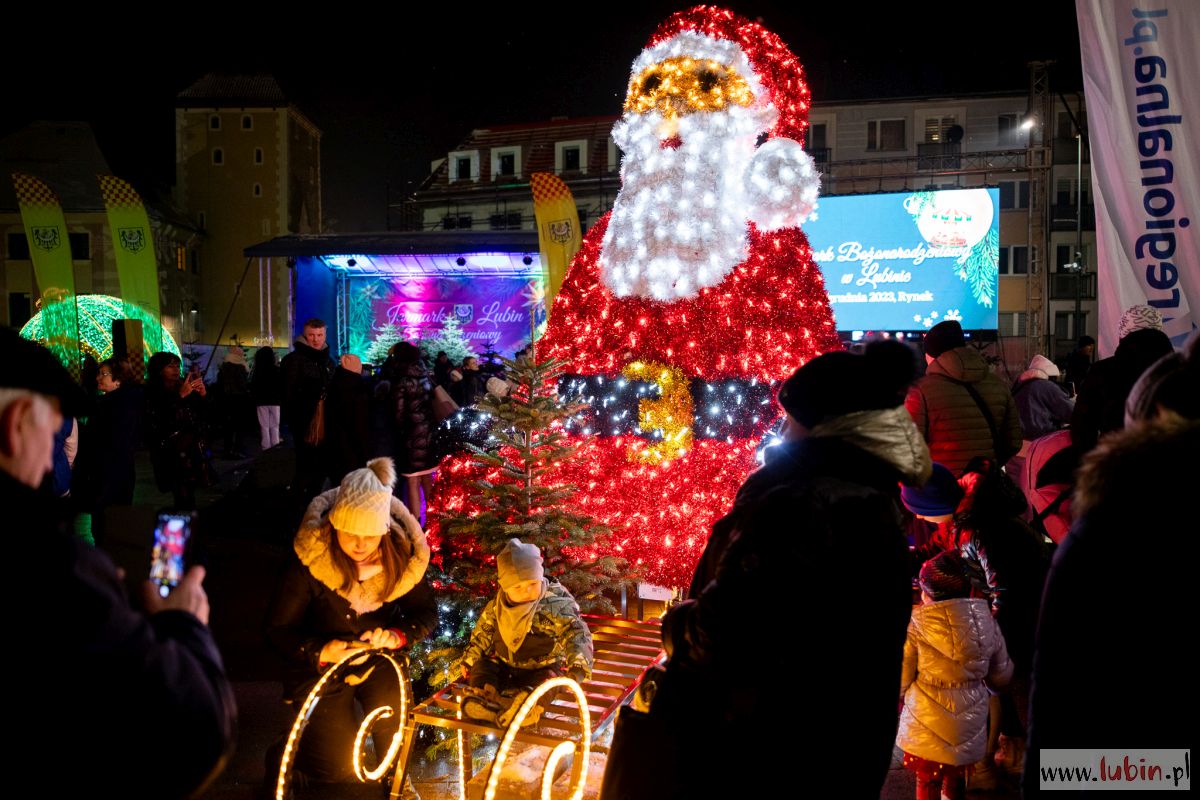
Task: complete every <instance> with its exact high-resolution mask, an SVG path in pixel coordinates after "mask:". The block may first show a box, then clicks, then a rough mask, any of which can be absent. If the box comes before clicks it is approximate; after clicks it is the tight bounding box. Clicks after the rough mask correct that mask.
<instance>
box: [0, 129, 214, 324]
mask: <svg viewBox="0 0 1200 800" xmlns="http://www.w3.org/2000/svg"><path fill="white" fill-rule="evenodd" d="M0 167H2V172H3V176H4V177H3V179H0V296H2V297H3V303H2V304H0V324H4V325H8V326H10V327H13V328H18V329H19V328H20V327H21V326H22V325H24V324H25V323H26V322H28V321H29V319H30V317H32V316H33V314H35V313H36V312H37V310H38V308H37V304H38V298H40V297H41V288H40V287H39V286H38V285H37V277H36V274H35V273H34V269H33V261H32V260H31V259H30V251H29V242H28V240H27V238H26V236H25V228H24V224H23V222H22V219H21V211H20V207H19V205H18V203H17V197H16V193H15V191H14V189H13V184H12V181H11V175H12V173H14V172H24V173H28V174H30V175H33V176H34V177H36V178H38V179H40V180H41V181H42V182H43V183H45V184H46V185H47V186H49V187H50V189H52V190H53V191H54V192H55V194H56V195H57V196H58V199H59V202H60V204H61V206H62V210H63V217H64V220H65V222H66V225H67V236H68V240H69V245H70V248H71V256H72V261H73V262H74V278H75V292H76V294H107V295H114V296H118V297H119V296H120V295H121V288H120V279H119V277H118V274H117V261H116V254H115V251H114V245H113V238H112V232H111V229H110V228H109V224H108V215H107V213H106V211H105V206H104V198H103V196H102V195H101V193H100V186H99V182H98V181H97V176H98V175H109V174H112V169H111V168H110V167H109V164H108V161H107V159H106V158H105V156H104V154H103V153H102V152H101V150H100V146H99V145H98V144H97V142H96V137H95V135H94V133H93V131H92V129H91V127H90V126H88V125H87V124H86V123H82V122H37V123H34V124H32V125H30V126H28V127H27V128H24V129H22V130H20V131H17V132H16V133H13V134H12V135H11V136H8V137H6V138H5V139H4V140H3V141H0ZM142 200H143V204H144V206H145V208H146V214H147V217H148V218H149V221H150V229H151V237H152V239H153V244H154V251H155V257H156V260H157V263H158V288H159V303H160V309H161V313H162V322H163V326H164V327H165V328H166V329H167V330H168V331H170V333H171V335H172V336H174V337H175V339H176V341H177V342H178V343H179V344H180V346H181V347H182V346H184V345H185V344H186V343H188V342H191V341H194V340H195V336H196V333H197V331H196V321H197V320H196V316H197V315H196V314H193V313H192V310H193V309H194V308H197V307H198V306H197V304H198V303H199V288H200V283H201V274H200V251H201V247H202V242H203V236H202V234H201V232H200V229H199V228H198V227H196V226H194V225H193V224H191V222H190V221H189V220H188V218H187V215H185V214H183V213H182V212H180V211H178V210H176V209H174V208H173V207H172V206H171V205H170V203H168V202H164V201H162V200H160V199H158V198H155V197H151V196H147V195H145V194H143V195H142Z"/></svg>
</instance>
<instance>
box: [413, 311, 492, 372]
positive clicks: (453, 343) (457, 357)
mask: <svg viewBox="0 0 1200 800" xmlns="http://www.w3.org/2000/svg"><path fill="white" fill-rule="evenodd" d="M417 347H419V348H420V350H421V357H422V358H424V359H425V364H426V365H427V366H430V367H432V366H433V362H434V360H435V359H436V358H437V354H438V353H440V352H445V354H446V355H447V356H448V357H449V359H450V363H451V364H453V365H454V366H456V367H457V366H459V365H460V364H462V362H463V359H464V358H468V357H470V356H474V355H478V353H476V352H475V350H474V348H472V347H471V342H470V341H469V340H468V339H467V337H466V336H465V335H464V334H463V329H462V323H461V322H459V319H458V316H457V315H455V314H451V315H450V316H448V317H446V322H445V324H443V325H442V328H441V330H439V331H437V332H436V333H434V334H433V335H432V336H430V337H428V338H422V339H421V340H419V341H418V342H417Z"/></svg>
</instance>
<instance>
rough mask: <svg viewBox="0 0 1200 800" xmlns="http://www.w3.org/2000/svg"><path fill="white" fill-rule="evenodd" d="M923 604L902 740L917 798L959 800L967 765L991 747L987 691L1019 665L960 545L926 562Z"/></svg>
mask: <svg viewBox="0 0 1200 800" xmlns="http://www.w3.org/2000/svg"><path fill="white" fill-rule="evenodd" d="M918 582H919V583H920V585H921V605H920V606H919V607H918V608H916V609H914V610H913V615H912V620H911V621H910V622H909V625H908V641H906V642H905V644H904V666H903V670H902V672H901V676H900V691H901V692H902V694H903V695H904V711H903V712H902V713H901V714H900V732H899V735H898V736H897V737H896V743H897V745H899V747H900V749H901V750H903V751H904V766H906V767H907V768H909V769H911V770H912V771H913V772H915V773H916V774H917V800H937V798H939V797H945V798H949V800H959V798H962V797H963V796H964V794H965V791H966V785H965V776H966V768H967V766H968V765H971V764H974V763H976V762H978V761H979V760H980V759H982V758H983V756H984V753H985V751H986V749H987V718H988V696H989V690H992V691H994V690H997V689H1000V688H1002V687H1004V686H1005V685H1006V684H1007V683H1008V681H1009V679H1010V678H1011V677H1012V673H1013V665H1012V662H1011V661H1009V658H1008V650H1007V648H1006V647H1005V646H1004V636H1003V635H1002V634H1001V633H1000V628H999V626H998V625H997V624H996V622H995V620H993V619H992V613H991V609H990V608H989V607H988V602H987V601H986V600H982V599H971V598H970V597H968V595H969V594H970V592H971V583H970V580H969V578H968V577H967V569H966V565H965V563H964V562H963V557H962V555H961V554H960V553H959V551H957V550H947V551H946V552H944V553H942V554H940V555H938V556H936V557H934V558H932V559H930V560H929V561H926V562H925V564H924V565H923V566H922V567H921V573H920V577H919V578H918Z"/></svg>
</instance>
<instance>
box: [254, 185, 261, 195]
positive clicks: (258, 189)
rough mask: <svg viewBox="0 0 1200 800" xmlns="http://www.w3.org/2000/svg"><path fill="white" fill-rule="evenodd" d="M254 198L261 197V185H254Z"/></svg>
mask: <svg viewBox="0 0 1200 800" xmlns="http://www.w3.org/2000/svg"><path fill="white" fill-rule="evenodd" d="M254 196H255V197H262V184H261V183H256V184H254Z"/></svg>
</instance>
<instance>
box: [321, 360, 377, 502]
mask: <svg viewBox="0 0 1200 800" xmlns="http://www.w3.org/2000/svg"><path fill="white" fill-rule="evenodd" d="M370 404H371V387H370V385H368V383H367V381H366V379H365V378H363V376H362V375H359V374H358V373H357V372H351V371H350V370H348V369H343V368H342V367H338V368H337V369H336V370H334V372H333V380H331V381H330V382H329V393H328V395H327V396H326V398H325V442H324V448H325V456H326V458H327V459H328V465H329V479H330V480H331V481H332V482H333V484H334V485H335V486H336V485H337V484H339V483H341V482H342V477H343V476H344V475H345V474H346V473H347V472H349V471H350V470H352V469H359V468H360V467H362V465H363V464H366V463H367V459H368V458H370V456H371V447H370V445H371V443H370V436H371V425H370Z"/></svg>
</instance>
